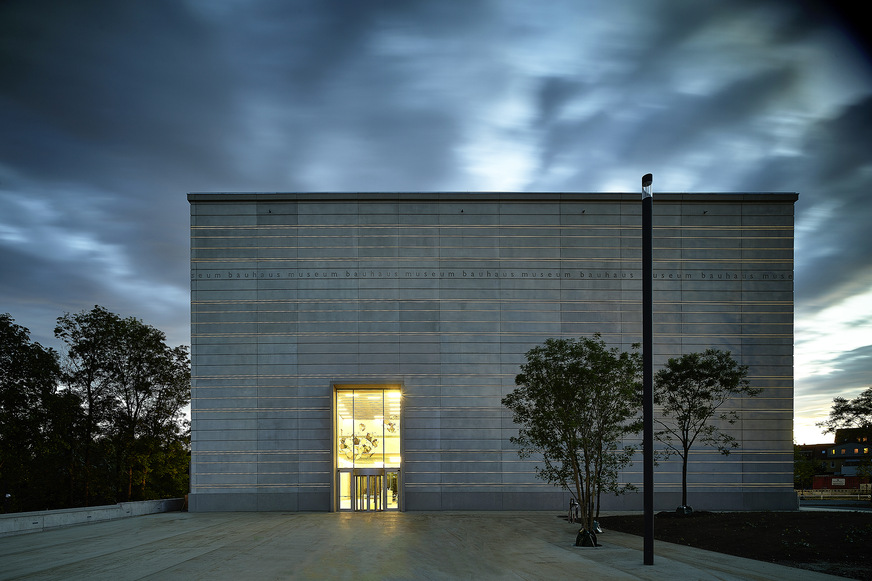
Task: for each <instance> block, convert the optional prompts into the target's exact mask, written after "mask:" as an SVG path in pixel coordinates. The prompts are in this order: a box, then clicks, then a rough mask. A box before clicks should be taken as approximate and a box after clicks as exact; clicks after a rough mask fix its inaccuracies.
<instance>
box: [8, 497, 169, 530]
mask: <svg viewBox="0 0 872 581" xmlns="http://www.w3.org/2000/svg"><path fill="white" fill-rule="evenodd" d="M184 505H185V499H184V498H167V499H164V500H145V501H142V502H119V503H118V504H112V505H107V506H89V507H84V508H68V509H64V510H41V511H36V512H14V513H11V514H0V537H5V536H9V535H21V534H25V533H38V532H41V531H44V530H48V529H53V528H58V527H67V526H72V525H80V524H87V523H92V522H100V521H107V520H116V519H120V518H129V517H133V516H142V515H144V514H154V513H156V512H172V511H176V510H182V508H183V507H184Z"/></svg>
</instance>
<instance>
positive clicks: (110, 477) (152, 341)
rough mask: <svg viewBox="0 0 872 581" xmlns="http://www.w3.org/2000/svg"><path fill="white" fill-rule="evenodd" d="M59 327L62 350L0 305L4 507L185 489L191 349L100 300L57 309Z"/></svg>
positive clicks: (178, 492)
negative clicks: (72, 309)
mask: <svg viewBox="0 0 872 581" xmlns="http://www.w3.org/2000/svg"><path fill="white" fill-rule="evenodd" d="M55 335H56V336H57V337H58V338H59V339H61V340H62V341H63V343H64V344H65V346H66V349H65V353H64V354H63V356H59V355H58V354H57V353H56V352H55V351H53V350H51V349H46V348H44V347H42V346H41V345H39V344H38V343H33V342H31V341H30V338H29V332H28V331H27V329H24V328H23V327H20V326H18V325H15V324H14V323H13V320H12V319H11V317H10V316H9V315H0V342H2V345H0V347H2V352H0V494H2V495H3V496H4V497H5V496H6V495H7V494H8V495H9V496H8V499H7V500H6V502H5V504H4V510H8V511H23V510H42V509H48V508H66V507H74V506H88V505H94V504H105V503H114V502H119V501H123V500H144V499H148V498H164V497H170V496H180V495H183V494H185V493H186V492H187V490H188V465H189V456H190V453H189V440H190V436H189V433H188V428H187V422H186V421H185V419H184V417H183V415H182V411H183V408H184V407H185V406H186V405H187V403H188V402H189V401H190V362H189V358H188V353H187V349H186V348H185V347H175V348H170V347H168V346H167V345H166V342H165V335H164V334H163V333H162V332H161V331H159V330H157V329H155V328H154V327H151V326H149V325H146V324H144V323H143V322H141V321H139V320H138V319H135V318H126V319H122V318H121V317H119V316H118V315H115V314H113V313H111V312H109V311H107V310H106V309H104V308H102V307H99V306H98V307H94V309H92V310H90V311H83V312H81V313H76V314H65V315H64V316H62V317H59V318H58V321H57V327H56V329H55Z"/></svg>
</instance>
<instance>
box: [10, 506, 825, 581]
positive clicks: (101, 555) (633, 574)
mask: <svg viewBox="0 0 872 581" xmlns="http://www.w3.org/2000/svg"><path fill="white" fill-rule="evenodd" d="M577 530H578V525H574V524H569V523H567V522H566V521H565V520H562V519H560V518H558V515H557V514H555V513H554V512H547V513H546V512H458V513H446V512H437V513H427V512H406V513H182V512H178V513H163V514H154V515H148V516H142V517H136V518H131V519H126V520H122V521H111V522H103V523H94V524H89V525H81V526H75V527H68V528H64V529H57V530H51V531H46V532H42V533H33V534H27V535H20V536H15V537H5V538H0V579H65V580H66V579H86V578H87V579H111V580H113V581H120V580H128V579H129V580H133V579H170V580H172V579H186V580H190V579H209V580H216V579H217V580H220V579H233V580H235V581H240V580H243V579H353V580H354V581H362V580H366V579H432V580H439V579H527V580H530V579H549V580H556V579H569V578H577V577H583V578H592V579H618V580H623V579H626V580H632V579H650V580H659V579H669V580H670V581H675V580H677V579H681V580H685V579H699V580H723V581H732V580H737V581H738V580H754V581H770V580H771V581H775V580H779V581H780V580H783V579H791V580H792V581H813V580H824V579H840V578H839V577H832V576H830V575H823V574H819V573H814V572H810V571H803V570H799V569H793V568H789V567H783V566H779V565H773V564H769V563H762V562H759V561H752V560H749V559H741V558H737V557H730V556H728V555H721V554H718V553H712V552H709V551H702V550H699V549H692V548H688V547H683V546H678V545H672V544H669V543H659V542H658V543H657V544H656V545H655V560H654V565H653V566H647V565H643V564H642V539H641V538H639V537H635V536H632V535H626V534H623V533H617V532H612V531H606V532H605V533H604V534H603V535H601V536H600V542H601V543H602V545H603V546H602V547H598V548H581V547H575V546H574V545H573V543H574V541H575V532H576V531H577Z"/></svg>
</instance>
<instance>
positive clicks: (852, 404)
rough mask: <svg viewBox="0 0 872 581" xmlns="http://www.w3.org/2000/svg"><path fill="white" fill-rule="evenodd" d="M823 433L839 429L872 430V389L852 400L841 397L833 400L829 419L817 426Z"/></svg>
mask: <svg viewBox="0 0 872 581" xmlns="http://www.w3.org/2000/svg"><path fill="white" fill-rule="evenodd" d="M817 426H818V427H819V428H824V433H825V434H829V433H834V432H835V431H836V430H837V429H841V428H863V429H868V430H872V387H868V388H866V389H865V390H864V391H863V392H862V393H860V395H858V396H857V397H855V398H854V399H852V400H847V399H845V398H843V397H836V398H833V407H832V409H831V410H830V417H829V418H828V419H827V420H826V421H823V422H819V423H818V424H817Z"/></svg>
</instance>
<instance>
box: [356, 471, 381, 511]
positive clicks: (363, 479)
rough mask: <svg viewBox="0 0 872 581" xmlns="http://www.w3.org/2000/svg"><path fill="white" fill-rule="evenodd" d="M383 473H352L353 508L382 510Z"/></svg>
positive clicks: (358, 509)
mask: <svg viewBox="0 0 872 581" xmlns="http://www.w3.org/2000/svg"><path fill="white" fill-rule="evenodd" d="M384 497H385V477H384V475H383V474H355V475H354V510H357V511H362V510H384Z"/></svg>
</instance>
